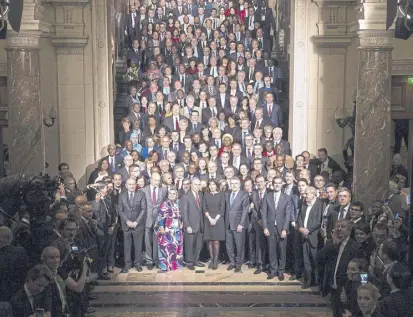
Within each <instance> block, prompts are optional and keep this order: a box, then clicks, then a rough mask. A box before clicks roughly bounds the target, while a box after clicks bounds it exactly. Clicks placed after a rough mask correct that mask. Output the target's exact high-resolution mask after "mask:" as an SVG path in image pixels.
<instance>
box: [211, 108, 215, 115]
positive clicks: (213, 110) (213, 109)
mask: <svg viewBox="0 0 413 317" xmlns="http://www.w3.org/2000/svg"><path fill="white" fill-rule="evenodd" d="M211 112H212V116H213V117H215V107H214V108H211Z"/></svg>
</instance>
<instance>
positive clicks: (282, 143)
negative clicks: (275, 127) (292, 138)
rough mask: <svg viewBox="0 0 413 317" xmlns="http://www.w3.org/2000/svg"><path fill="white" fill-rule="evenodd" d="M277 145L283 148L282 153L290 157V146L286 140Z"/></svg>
mask: <svg viewBox="0 0 413 317" xmlns="http://www.w3.org/2000/svg"><path fill="white" fill-rule="evenodd" d="M274 144H275V142H274ZM279 145H281V146H282V147H283V148H284V152H285V154H287V155H291V146H290V142H288V141H286V140H280V142H279Z"/></svg>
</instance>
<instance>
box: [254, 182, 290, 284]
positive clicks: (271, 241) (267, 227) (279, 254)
mask: <svg viewBox="0 0 413 317" xmlns="http://www.w3.org/2000/svg"><path fill="white" fill-rule="evenodd" d="M282 186H283V180H282V178H281V177H278V176H277V177H275V178H274V179H273V187H274V192H272V193H268V194H266V195H265V197H264V199H263V204H262V209H261V217H262V226H263V228H264V235H265V236H266V237H267V241H268V249H269V258H270V273H269V274H268V277H267V279H269V280H271V279H273V278H274V277H275V275H278V279H279V280H280V281H283V280H284V271H285V261H286V254H287V233H288V230H289V228H290V221H291V214H292V212H293V208H294V207H293V203H292V200H291V197H290V196H288V195H287V194H285V193H282V192H281V189H282Z"/></svg>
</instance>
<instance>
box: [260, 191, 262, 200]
mask: <svg viewBox="0 0 413 317" xmlns="http://www.w3.org/2000/svg"><path fill="white" fill-rule="evenodd" d="M261 200H262V192H260V201H261Z"/></svg>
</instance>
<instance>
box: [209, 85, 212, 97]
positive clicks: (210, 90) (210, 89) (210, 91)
mask: <svg viewBox="0 0 413 317" xmlns="http://www.w3.org/2000/svg"><path fill="white" fill-rule="evenodd" d="M209 94H210V95H212V86H209Z"/></svg>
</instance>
